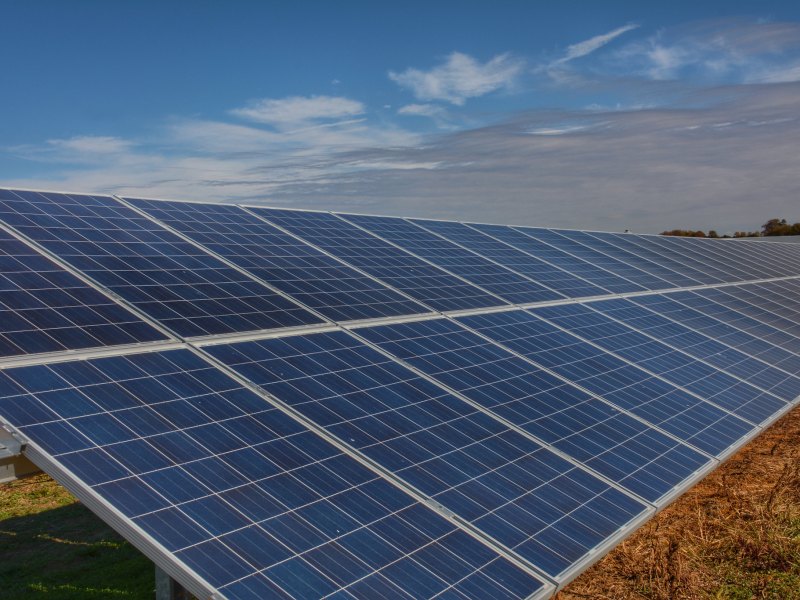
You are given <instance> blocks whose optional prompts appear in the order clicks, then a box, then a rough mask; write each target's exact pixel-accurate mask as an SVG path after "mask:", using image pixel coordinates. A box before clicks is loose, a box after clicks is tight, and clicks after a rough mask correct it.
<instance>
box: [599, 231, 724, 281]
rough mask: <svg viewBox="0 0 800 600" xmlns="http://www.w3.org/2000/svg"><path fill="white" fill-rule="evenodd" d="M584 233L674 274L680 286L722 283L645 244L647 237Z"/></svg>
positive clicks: (683, 259) (719, 279) (675, 257)
mask: <svg viewBox="0 0 800 600" xmlns="http://www.w3.org/2000/svg"><path fill="white" fill-rule="evenodd" d="M585 233H586V235H587V236H589V237H591V238H594V239H596V240H597V241H598V242H603V243H605V244H606V245H607V246H613V247H615V248H620V249H621V250H623V251H625V252H629V253H631V254H635V255H636V256H641V257H642V258H644V259H646V260H648V261H650V263H652V264H654V265H658V267H660V268H661V269H664V271H666V272H667V273H676V274H677V279H676V282H679V284H680V285H681V286H692V285H698V284H700V285H702V284H713V283H721V282H722V281H724V280H723V279H722V278H720V277H715V276H713V275H711V274H709V273H707V272H705V271H703V270H700V269H698V268H697V267H696V265H695V266H693V265H691V261H689V260H686V258H685V257H683V256H681V255H677V256H676V255H675V253H674V252H669V253H668V252H665V251H664V250H663V248H661V247H658V246H656V245H655V244H647V243H646V241H647V240H648V239H649V238H648V236H644V235H634V234H628V233H606V232H600V231H588V232H585ZM664 271H662V272H664ZM695 282H696V283H695Z"/></svg>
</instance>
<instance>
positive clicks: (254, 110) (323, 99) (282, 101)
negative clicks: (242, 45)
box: [230, 96, 365, 126]
mask: <svg viewBox="0 0 800 600" xmlns="http://www.w3.org/2000/svg"><path fill="white" fill-rule="evenodd" d="M364 112H365V108H364V105H363V104H362V103H361V102H358V101H356V100H351V99H349V98H343V97H341V96H291V97H288V98H264V99H261V100H254V101H252V102H250V103H249V104H247V105H246V106H244V107H241V108H234V109H233V110H231V111H230V113H231V114H232V115H234V116H237V117H241V118H242V119H247V120H248V121H254V122H256V123H266V124H268V125H279V126H280V125H287V124H289V125H296V124H298V123H303V122H306V121H316V120H320V119H339V118H343V117H352V116H355V115H361V114H364Z"/></svg>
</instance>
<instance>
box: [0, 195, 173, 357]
mask: <svg viewBox="0 0 800 600" xmlns="http://www.w3.org/2000/svg"><path fill="white" fill-rule="evenodd" d="M2 194H3V192H2V191H0V195H2ZM165 339H167V338H166V336H164V334H162V333H161V332H159V331H158V330H157V329H155V328H154V327H152V326H151V325H148V324H147V323H145V322H144V321H142V320H141V319H140V318H139V317H137V316H136V315H134V314H133V313H131V312H130V311H128V310H127V309H125V308H123V307H122V306H120V305H118V304H117V303H116V302H114V301H113V300H110V299H109V298H108V297H106V296H105V295H103V294H101V293H100V292H98V291H97V290H95V289H94V288H92V287H90V286H89V285H87V284H86V283H84V282H83V281H81V280H80V279H78V278H77V277H76V276H75V275H73V274H72V273H70V272H68V271H66V270H65V269H62V268H61V267H59V266H58V265H57V264H56V263H54V262H53V261H51V260H50V259H49V258H46V257H44V256H42V255H41V254H39V253H38V252H37V251H35V250H33V249H32V248H31V247H29V246H28V245H27V244H25V243H23V242H21V241H19V240H17V239H16V238H14V237H12V236H11V235H10V234H8V233H6V232H5V231H3V230H1V229H0V357H3V356H17V355H22V354H39V353H43V352H58V351H63V350H79V349H83V348H93V347H100V346H114V345H117V344H135V343H141V342H153V341H159V340H165Z"/></svg>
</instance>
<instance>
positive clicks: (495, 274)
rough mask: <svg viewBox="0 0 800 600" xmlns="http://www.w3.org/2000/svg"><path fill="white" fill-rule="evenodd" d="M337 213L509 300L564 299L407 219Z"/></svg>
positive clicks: (554, 292)
mask: <svg viewBox="0 0 800 600" xmlns="http://www.w3.org/2000/svg"><path fill="white" fill-rule="evenodd" d="M339 216H340V217H342V218H343V219H347V220H348V221H350V222H351V223H355V224H356V225H358V226H359V227H363V228H364V229H367V230H368V231H370V232H372V233H374V234H375V235H378V236H380V237H382V238H384V239H386V240H389V241H390V242H392V243H393V244H397V245H398V246H400V247H401V248H403V249H405V250H408V251H409V252H411V253H413V254H416V255H417V256H420V257H422V258H424V259H425V260H427V261H430V262H432V263H433V264H435V265H436V266H438V267H442V268H443V269H446V270H447V271H449V272H451V273H454V274H456V275H458V276H459V277H463V278H464V279H466V280H467V281H469V282H470V283H474V284H476V285H478V286H480V287H482V288H483V289H485V290H488V291H490V292H492V293H493V294H496V295H497V296H500V297H501V298H503V299H504V300H507V301H509V302H512V303H516V304H526V303H529V302H540V301H544V300H555V299H558V298H564V296H563V295H562V294H559V293H558V292H556V291H553V290H551V289H549V288H547V287H545V286H543V285H540V284H539V283H537V282H536V281H533V280H531V279H529V278H527V277H525V276H523V275H520V274H519V273H516V272H514V271H510V270H509V269H506V268H505V267H504V266H502V265H500V264H497V263H495V262H492V261H491V260H488V259H487V258H484V256H481V255H478V254H475V253H474V252H471V251H470V250H467V249H465V248H462V247H461V246H458V245H456V244H454V243H453V242H451V241H449V240H446V239H442V238H441V237H440V236H438V235H435V234H433V233H431V232H429V231H427V230H426V229H423V228H421V227H419V226H417V225H415V224H414V223H412V222H410V221H406V220H404V219H398V218H394V217H369V216H363V215H345V214H340V215H339Z"/></svg>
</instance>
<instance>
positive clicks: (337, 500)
mask: <svg viewBox="0 0 800 600" xmlns="http://www.w3.org/2000/svg"><path fill="white" fill-rule="evenodd" d="M109 373H117V375H116V376H112V375H110V374H109ZM76 376H79V377H80V380H81V383H80V384H76V383H73V382H74V381H75V380H76ZM134 381H139V382H141V381H147V382H151V383H153V384H154V385H158V386H161V388H163V389H175V388H177V387H179V385H178V384H181V383H183V388H184V389H185V390H187V393H189V392H188V391H189V390H191V392H190V393H191V396H177V397H175V396H174V395H173V396H168V397H164V396H162V395H158V394H146V395H142V396H139V397H138V398H137V400H138V401H139V408H138V409H139V410H150V411H153V413H159V412H160V413H163V414H167V413H168V412H169V411H165V410H164V409H166V408H167V407H168V406H170V405H176V404H178V403H181V402H187V401H189V400H192V401H194V405H195V407H196V408H197V411H196V416H195V417H193V419H192V423H191V424H186V425H178V424H176V423H174V422H172V421H169V420H166V419H165V421H164V422H165V424H166V429H165V430H164V431H162V432H159V433H149V434H147V435H141V432H139V431H137V430H136V427H135V424H134V423H135V422H133V421H131V420H130V419H129V418H128V417H129V415H130V413H131V411H132V410H137V409H130V408H115V409H113V410H106V409H105V408H104V407H103V402H104V399H103V398H102V397H101V398H97V397H96V395H95V391H96V390H97V389H98V387H100V386H103V385H124V384H126V383H130V382H134ZM32 382H34V383H35V385H32ZM0 386H1V387H0V389H2V390H3V392H2V394H3V396H2V398H1V399H0V417H2V418H3V419H4V420H6V421H7V422H9V423H11V424H12V425H13V426H15V427H18V428H19V430H20V431H21V432H22V433H23V434H24V435H25V436H27V437H28V438H29V439H30V441H31V444H35V445H36V446H37V447H39V448H41V449H43V450H44V451H45V452H47V453H49V454H51V455H52V457H53V460H54V461H55V462H57V463H59V464H60V465H62V466H63V467H64V468H66V469H68V470H69V471H71V473H72V474H73V475H74V476H75V477H76V478H77V479H78V480H79V481H80V482H81V484H83V485H84V486H86V487H87V488H88V489H87V493H90V494H92V495H95V496H99V497H100V498H103V499H104V500H105V501H106V502H108V503H110V504H112V505H113V506H114V507H115V508H116V509H117V510H119V511H120V512H122V513H123V514H124V515H125V516H126V517H127V518H128V519H130V521H131V522H132V523H133V524H134V525H135V526H136V527H137V528H138V530H139V531H140V532H143V533H144V534H146V535H149V536H150V537H151V538H153V539H155V540H157V541H158V542H159V543H160V544H162V545H163V546H164V547H165V548H166V549H167V550H168V551H169V552H170V553H172V554H173V555H174V556H175V557H177V560H179V561H180V563H182V565H184V566H185V567H190V568H191V569H193V570H194V572H195V573H197V574H198V575H200V576H201V577H202V578H203V579H204V580H205V581H207V582H209V583H211V585H212V586H214V587H215V588H217V589H218V590H219V592H220V593H221V594H222V595H223V596H224V597H228V598H238V599H242V600H244V599H255V598H261V597H263V596H261V595H260V594H262V593H265V590H270V591H272V592H275V593H284V594H287V593H288V594H291V593H297V592H298V591H300V590H304V592H303V593H304V594H305V595H309V594H312V595H314V594H317V593H322V592H323V591H324V593H335V592H347V593H349V594H351V595H352V596H353V597H368V596H369V592H370V590H373V589H384V588H386V589H392V590H394V591H395V593H397V594H398V595H403V594H404V595H405V596H406V597H408V596H409V595H410V596H418V595H419V594H420V593H421V592H423V591H429V590H433V589H437V590H439V591H442V590H445V589H448V588H450V587H454V588H456V589H470V590H480V589H481V588H480V586H481V585H482V584H484V583H485V582H487V581H488V582H491V586H487V587H486V591H485V592H481V593H479V594H478V595H477V596H476V597H484V598H490V597H492V598H493V597H495V595H494V594H495V593H499V596H500V597H504V598H521V597H525V596H528V595H530V594H532V593H534V592H536V591H537V590H541V589H542V588H543V584H542V582H541V581H539V580H538V579H536V578H535V577H532V576H531V575H529V574H527V573H526V572H524V571H522V570H520V569H519V568H518V567H516V566H515V565H513V564H512V563H510V562H508V561H507V560H506V559H504V558H502V557H500V556H499V555H498V554H496V553H495V552H493V551H492V550H490V549H489V548H488V547H486V546H484V545H483V544H481V543H479V542H478V541H476V540H475V539H474V538H472V537H470V536H466V535H464V534H463V533H462V532H461V531H459V530H458V529H457V528H456V527H455V526H454V525H452V524H451V523H450V522H449V521H447V520H445V519H444V518H442V517H440V516H438V515H437V514H435V513H434V512H432V511H431V510H430V509H428V508H426V507H425V506H423V505H422V504H420V503H419V502H417V501H415V500H414V499H413V498H412V497H411V496H408V495H406V494H405V493H404V492H402V491H401V490H400V489H398V488H396V487H395V486H393V485H392V484H390V483H388V482H387V481H385V480H383V479H381V478H380V477H378V476H377V475H376V474H375V473H373V472H372V471H370V470H368V469H366V468H365V467H363V466H362V465H361V464H360V463H358V462H357V461H355V460H354V459H352V458H350V457H348V456H347V455H345V454H342V453H341V452H340V451H339V450H337V449H336V448H335V447H334V446H332V445H330V444H328V443H327V442H325V441H324V440H322V439H321V438H319V437H318V436H317V435H316V434H314V433H311V432H310V431H308V430H307V429H305V428H304V427H303V426H301V425H300V424H299V423H297V422H295V421H294V420H293V419H291V418H289V417H288V416H286V415H285V414H284V413H282V412H281V411H280V410H278V409H276V408H274V407H273V406H271V405H270V404H269V403H267V402H266V401H265V400H264V399H263V398H260V397H258V396H256V395H255V394H254V393H253V392H250V391H247V390H245V389H244V388H242V387H241V386H240V385H239V384H238V383H236V382H235V381H234V380H233V379H230V378H229V377H228V376H226V375H225V374H223V373H222V372H221V371H219V370H217V369H216V368H214V367H212V366H211V365H210V364H209V363H207V362H206V361H205V360H204V359H202V358H200V357H198V356H197V355H195V354H192V353H191V352H189V351H187V350H174V351H168V352H160V353H150V354H142V355H133V356H130V357H115V358H100V359H93V360H84V361H80V362H75V363H61V364H53V365H37V366H33V367H24V368H17V369H7V370H5V371H2V372H0ZM67 392H68V393H69V394H72V395H79V396H81V397H82V398H83V402H84V403H88V404H94V414H92V415H90V416H88V417H84V416H82V417H75V416H66V415H64V414H63V413H62V410H63V409H64V406H63V404H64V403H63V402H62V399H63V398H64V397H65V395H64V394H65V393H67ZM219 406H225V407H226V409H225V413H226V415H227V416H226V418H224V419H222V420H216V418H215V416H214V412H215V411H217V410H219V408H218V407H219ZM82 412H83V411H82ZM170 414H177V413H174V412H170ZM211 427H213V428H216V434H213V435H212V434H210V428H211ZM222 433H224V436H225V439H226V440H227V441H226V442H225V443H224V445H223V446H220V445H218V444H219V442H220V440H221V439H222V438H221V437H220V434H222ZM170 437H171V438H172V439H170V440H169V441H166V442H165V440H167V439H168V438H170ZM212 453H213V454H214V456H213V457H211V456H210V454H212ZM147 455H149V456H150V457H151V459H153V460H143V459H144V458H146V456H147ZM133 457H136V458H137V459H138V460H131V459H132V458H133ZM204 463H207V468H202V465H203V464H204ZM365 540H368V541H366V543H365ZM390 565H391V568H389V567H390ZM434 566H436V570H433V567H434ZM406 571H407V572H414V573H416V574H417V575H418V578H417V580H415V581H409V580H406V579H404V578H403V575H402V574H403V572H406ZM423 580H424V583H420V582H421V581H423ZM471 586H475V587H471ZM489 593H492V596H489V595H488V594H489Z"/></svg>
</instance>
